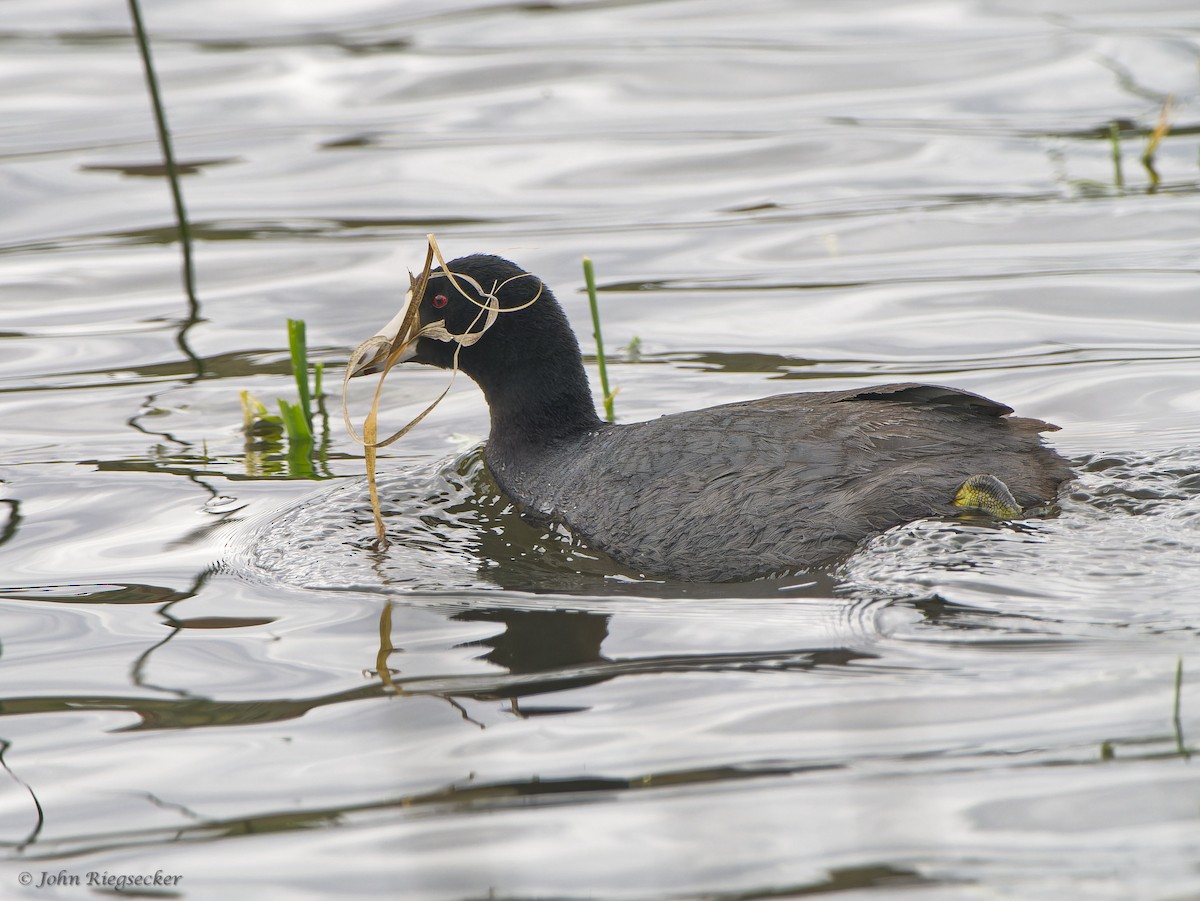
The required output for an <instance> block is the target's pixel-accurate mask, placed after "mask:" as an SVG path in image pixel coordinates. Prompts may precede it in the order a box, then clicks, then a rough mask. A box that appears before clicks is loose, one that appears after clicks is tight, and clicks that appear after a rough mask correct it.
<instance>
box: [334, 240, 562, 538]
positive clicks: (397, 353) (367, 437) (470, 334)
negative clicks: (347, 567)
mask: <svg viewBox="0 0 1200 901" xmlns="http://www.w3.org/2000/svg"><path fill="white" fill-rule="evenodd" d="M426 237H427V240H428V247H427V249H426V252H425V265H424V266H423V267H422V268H421V274H420V275H418V276H414V275H413V274H412V273H411V272H410V273H409V282H410V287H409V291H408V296H407V298H406V303H407V304H408V306H407V308H406V309H405V314H404V319H403V320H402V321H401V323H400V326H399V328H398V329H397V332H396V336H395V338H387V337H385V336H384V335H374V336H372V337H370V338H368V339H367V340H366V341H364V342H362V344H360V345H358V347H356V348H355V349H354V352H353V353H352V354H351V355H350V359H349V360H348V361H347V363H346V375H345V377H344V378H343V379H342V420H343V422H344V423H345V425H346V431H347V432H348V433H349V434H350V437H351V438H353V439H354V441H355V442H357V443H358V444H361V445H362V447H363V456H364V458H365V462H366V470H367V489H368V493H369V495H370V499H371V515H372V517H373V519H374V521H375V537H376V547H377V549H378V550H381V551H383V550H387V548H388V547H389V546H390V542H389V541H388V540H387V531H386V529H385V527H384V522H383V513H382V511H381V508H380V503H379V484H378V480H377V477H376V461H377V456H378V452H379V449H380V448H384V447H387V446H388V445H389V444H392V443H393V442H395V441H398V440H400V439H401V438H403V437H404V436H405V435H407V434H408V433H409V432H410V431H412V430H413V429H414V428H415V427H416V426H417V424H418V423H420V422H421V421H422V420H423V419H424V418H425V417H426V416H428V415H429V414H430V413H432V412H433V410H434V409H435V408H436V407H437V405H438V404H440V403H441V402H442V400H443V399H444V398H445V397H446V395H447V394H449V393H450V389H451V388H452V387H453V386H454V379H455V377H456V376H457V375H458V371H459V365H458V359H459V355H460V354H461V353H462V349H463V348H464V347H470V346H471V345H473V344H475V343H476V342H478V341H479V339H480V338H482V337H483V336H484V334H485V333H486V332H487V330H488V329H490V328H491V327H492V326H493V325H495V324H496V320H497V319H499V317H500V314H501V313H515V312H517V311H519V310H524V309H526V308H527V307H530V306H532V305H533V304H534V303H536V302H537V300H538V299H539V298H540V297H541V296H542V291H543V288H544V286H543V284H542V283H541V282H540V281H539V283H538V289H537V293H536V294H534V296H533V297H532V298H531V299H530V300H528V301H526V302H525V303H522V304H519V305H517V306H515V307H501V306H500V298H499V293H500V291H501V290H503V289H504V287H505V286H506V285H508V284H509V283H510V282H512V281H515V280H516V279H518V278H531V277H533V276H532V274H531V273H528V272H522V273H521V274H519V275H514V276H512V277H510V278H507V279H505V280H504V281H503V282H498V283H497V284H494V285H493V286H492V290H491V291H486V290H484V288H483V286H482V285H480V284H479V282H478V281H477V280H476V279H474V278H472V277H471V276H469V275H465V274H463V273H455V272H453V271H451V269H450V266H449V265H448V264H447V263H446V260H445V258H444V257H443V256H442V251H441V248H440V247H438V243H437V238H435V237H434V236H433V235H427V236H426ZM435 258H436V259H437V261H438V263H439V264H440V265H441V267H442V273H444V274H445V276H446V277H447V278H448V279H450V284H451V285H453V286H454V287H455V289H456V290H457V291H458V292H459V293H460V294H462V296H463V297H465V298H466V299H467V300H469V301H470V302H471V303H473V304H474V305H475V306H477V307H478V308H479V311H478V312H477V313H476V314H475V318H474V319H473V320H472V321H471V324H470V325H468V326H467V328H466V331H464V332H462V333H461V334H455V333H454V332H451V331H449V330H448V329H447V328H446V320H445V319H439V320H437V321H436V322H430V323H427V324H426V325H424V326H422V327H421V328H415V325H416V322H417V321H418V320H419V316H420V310H421V302H422V300H423V299H424V297H425V291H426V289H427V288H428V286H429V279H430V278H431V269H432V266H433V260H434V259H435ZM459 279H461V280H462V281H463V282H466V283H467V284H469V285H470V286H471V287H472V288H474V289H475V291H476V293H478V294H479V295H480V296H481V297H482V298H483V300H476V299H475V298H474V297H472V296H471V295H470V294H469V293H468V292H467V291H465V290H463V287H462V285H461V284H459V281H458V280H459ZM481 319H482V320H483V325H482V326H481V327H480V328H479V330H478V331H475V327H476V326H477V325H479V323H480V320H481ZM421 338H433V339H435V340H437V341H446V342H453V343H454V345H455V347H454V358H453V365H452V367H451V370H450V381H449V382H448V383H447V384H446V387H445V388H444V389H443V390H442V393H441V394H439V395H438V396H437V397H436V398H435V399H434V400H433V402H432V403H430V404H429V405H428V406H427V407H425V409H424V410H422V411H421V412H420V413H418V414H417V415H416V416H415V417H413V418H412V419H411V420H409V422H408V423H407V424H406V425H404V426H403V427H401V428H400V429H398V430H397V431H395V432H393V433H392V434H391V435H389V436H388V437H387V438H385V439H383V440H382V441H380V440H379V402H380V399H381V398H382V396H383V383H384V381H385V380H386V379H387V376H388V373H389V372H391V370H392V367H393V366H395V365H396V363H397V361H399V359H400V357H401V356H402V355H403V354H404V352H405V351H406V350H408V348H409V347H411V346H412V344H413V342H415V341H418V340H419V339H421ZM384 349H386V350H387V357H386V359H385V360H384V363H383V368H382V369H381V370H380V373H379V381H378V382H377V383H376V385H375V394H374V396H373V397H372V400H371V409H370V410H369V411H368V412H367V416H366V418H365V419H364V420H363V430H362V434H361V435H359V434H358V432H356V431H355V429H354V424H353V423H352V422H351V421H350V405H349V402H348V399H349V392H350V377H351V374H352V373H353V372H354V371H355V370H356V369H357V368H358V364H360V363H361V362H362V361H363V360H365V359H367V358H368V354H369V355H371V356H372V357H373V356H375V355H377V354H378V353H380V352H381V351H383V350H384Z"/></svg>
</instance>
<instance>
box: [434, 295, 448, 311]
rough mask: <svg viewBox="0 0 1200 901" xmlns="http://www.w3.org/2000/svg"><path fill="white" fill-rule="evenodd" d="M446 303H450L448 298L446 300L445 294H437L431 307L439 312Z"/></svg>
mask: <svg viewBox="0 0 1200 901" xmlns="http://www.w3.org/2000/svg"><path fill="white" fill-rule="evenodd" d="M448 303H450V298H448V297H447V296H446V295H445V294H438V295H437V296H436V297H434V298H433V305H434V306H435V307H437V308H438V309H439V310H440V309H441V308H442V307H444V306H445V305H446V304H448Z"/></svg>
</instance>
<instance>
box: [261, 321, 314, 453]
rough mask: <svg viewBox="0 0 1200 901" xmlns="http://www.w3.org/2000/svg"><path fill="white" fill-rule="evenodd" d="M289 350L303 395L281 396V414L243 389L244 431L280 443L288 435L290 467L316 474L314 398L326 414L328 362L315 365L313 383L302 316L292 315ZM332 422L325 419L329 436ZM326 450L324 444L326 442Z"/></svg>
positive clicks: (298, 389) (297, 383)
mask: <svg viewBox="0 0 1200 901" xmlns="http://www.w3.org/2000/svg"><path fill="white" fill-rule="evenodd" d="M287 330H288V353H289V355H290V357H291V364H292V376H293V377H294V378H295V381H296V389H297V392H298V394H299V399H298V400H297V401H295V402H291V401H287V400H284V399H283V398H282V397H281V398H279V415H278V416H275V415H273V414H271V413H270V412H268V410H267V408H266V407H265V406H264V405H263V404H262V403H260V402H259V401H258V400H257V399H256V398H255V397H254V396H253V395H252V394H250V392H249V391H243V392H242V414H243V420H244V421H243V424H242V431H243V432H244V433H245V435H246V439H247V441H248V442H253V443H262V444H266V445H268V446H269V445H276V446H278V445H279V444H280V443H282V439H283V438H284V437H285V436H286V438H287V457H288V469H289V471H290V472H291V473H292V475H299V476H309V477H311V476H314V475H315V473H314V472H313V467H312V461H311V456H312V452H313V445H314V437H313V399H314V398H315V399H316V402H317V406H318V409H319V411H320V412H321V414H322V415H324V412H325V408H324V395H323V394H322V387H321V383H322V375H323V373H324V366H323V364H321V363H317V364H316V366H315V367H313V371H314V377H313V384H312V386H311V387H310V385H309V381H308V342H307V338H306V335H305V325H304V320H302V319H289V320H288V324H287ZM328 431H329V423H328V422H326V423H325V432H326V436H327V435H328ZM322 450H324V444H323V445H322Z"/></svg>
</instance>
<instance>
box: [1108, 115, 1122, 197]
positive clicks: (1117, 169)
mask: <svg viewBox="0 0 1200 901" xmlns="http://www.w3.org/2000/svg"><path fill="white" fill-rule="evenodd" d="M1108 140H1109V142H1110V143H1111V144H1112V161H1113V182H1114V183H1115V184H1116V186H1117V190H1119V191H1123V190H1125V173H1124V172H1122V171H1121V127H1120V126H1119V125H1117V123H1116V122H1109V123H1108Z"/></svg>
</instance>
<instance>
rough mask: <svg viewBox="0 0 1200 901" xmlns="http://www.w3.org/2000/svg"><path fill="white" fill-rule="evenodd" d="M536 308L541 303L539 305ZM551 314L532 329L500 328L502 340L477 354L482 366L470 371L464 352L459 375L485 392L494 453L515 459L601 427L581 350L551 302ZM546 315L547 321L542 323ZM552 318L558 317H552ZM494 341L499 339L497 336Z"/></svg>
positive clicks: (546, 311)
mask: <svg viewBox="0 0 1200 901" xmlns="http://www.w3.org/2000/svg"><path fill="white" fill-rule="evenodd" d="M539 302H540V301H539ZM551 304H553V306H554V309H553V310H550V309H544V310H543V311H541V312H542V317H539V321H537V322H536V323H530V325H531V327H529V328H521V327H520V326H521V323H518V322H517V321H515V320H516V319H517V314H512V319H513V320H514V321H512V322H510V323H504V325H506V326H512V329H511V330H510V329H508V328H506V329H505V332H506V333H507V334H506V335H504V337H505V338H508V337H509V336H517V337H514V338H513V340H500V341H493V342H489V341H488V338H491V337H492V335H490V334H489V335H488V336H487V337H485V338H484V340H483V341H481V342H480V343H479V344H478V345H476V347H475V348H471V349H470V350H477V351H480V352H483V354H485V355H486V357H487V360H486V363H484V364H483V365H479V366H473V365H471V364H472V362H474V361H471V360H469V359H468V356H471V357H474V356H475V354H468V350H469V349H468V348H463V355H462V365H463V371H464V372H466V373H467V374H468V375H470V376H471V377H472V378H473V379H474V380H475V381H476V382H477V383H478V385H479V387H480V388H481V389H482V390H483V394H484V397H486V398H487V403H488V409H489V410H490V412H491V436H490V438H489V439H488V440H489V444H491V445H492V446H493V450H494V451H502V452H505V453H512V454H519V453H520V452H521V451H522V450H533V449H536V448H539V447H546V446H549V445H552V444H556V443H558V442H561V441H563V440H567V439H570V438H572V437H575V436H577V435H580V434H582V433H584V432H588V431H591V430H593V429H595V428H598V427H599V426H601V425H602V423H601V421H600V419H599V417H597V416H596V407H595V404H594V403H593V401H592V392H591V388H590V387H589V386H588V379H587V373H586V372H585V371H584V368H583V359H582V357H581V356H580V352H579V344H578V342H577V341H576V340H575V335H574V333H573V332H572V331H571V329H570V326H569V325H568V324H567V320H566V317H565V316H564V315H563V314H562V312H561V310H560V309H558V308H557V304H554V303H553V300H552V299H551V303H550V304H546V306H547V307H549V306H551ZM546 314H551V315H550V316H549V319H550V321H549V322H547V321H546V318H545V317H546ZM554 314H556V315H554ZM496 337H500V336H499V335H497V336H496Z"/></svg>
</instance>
